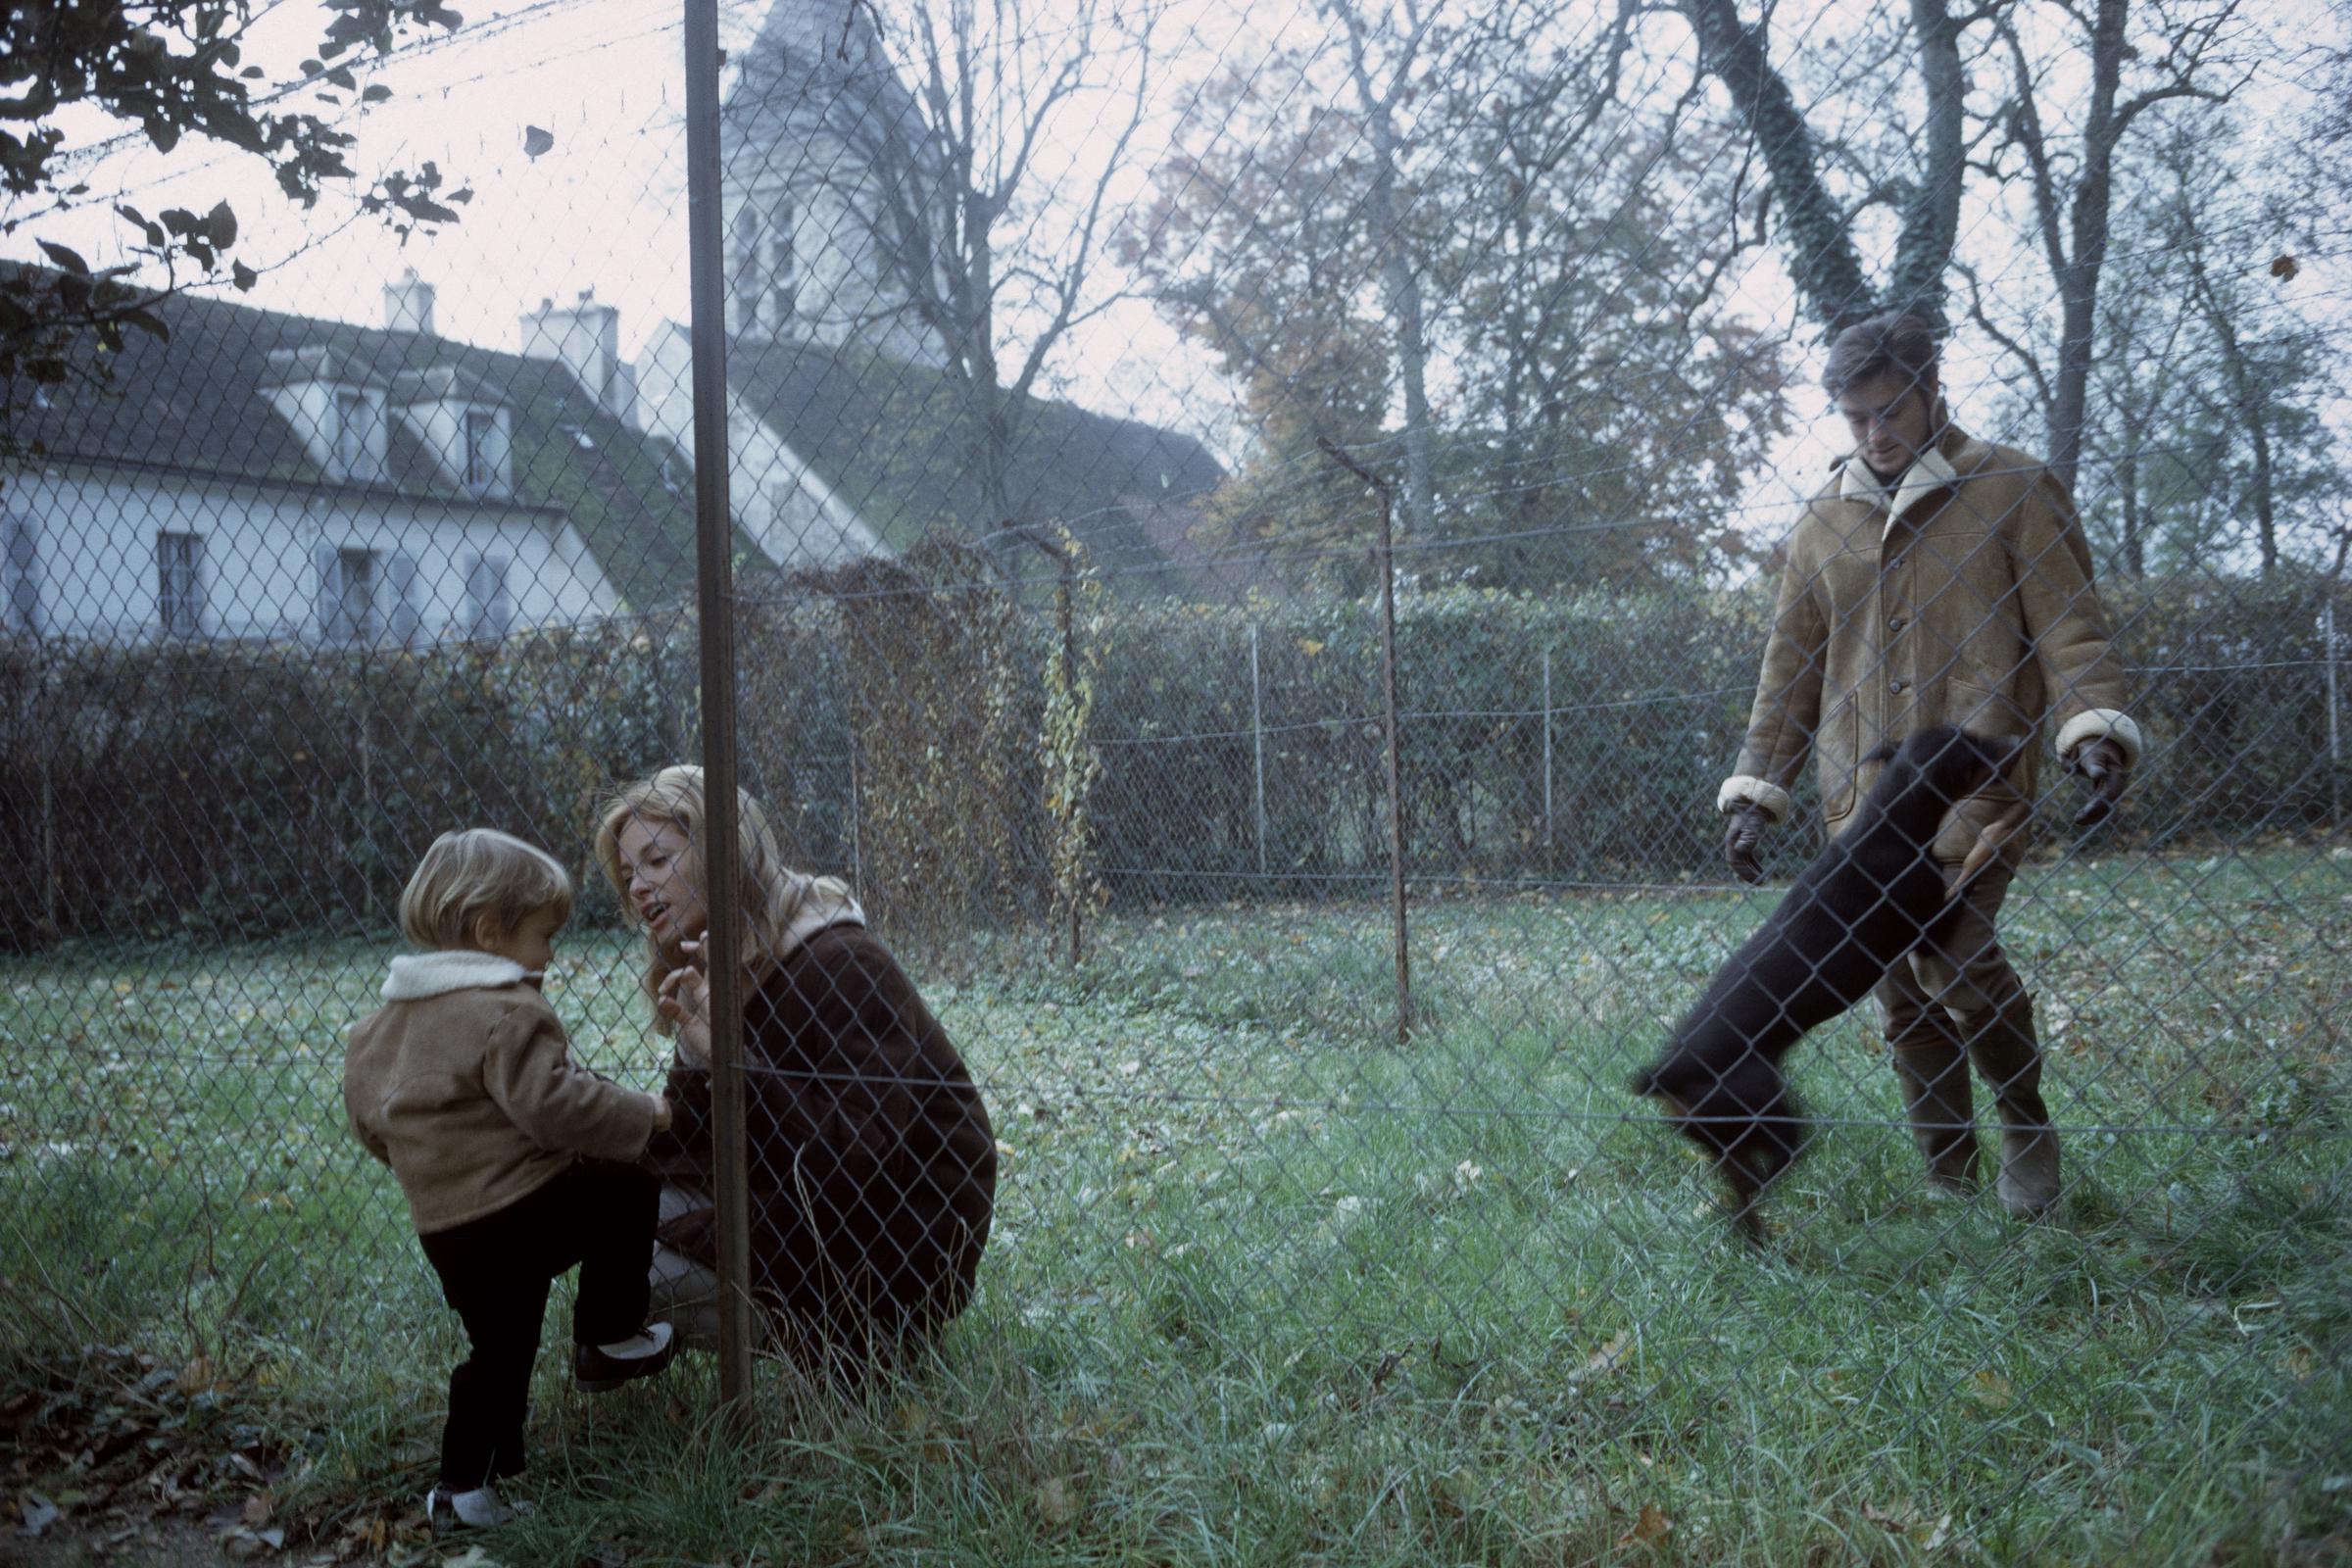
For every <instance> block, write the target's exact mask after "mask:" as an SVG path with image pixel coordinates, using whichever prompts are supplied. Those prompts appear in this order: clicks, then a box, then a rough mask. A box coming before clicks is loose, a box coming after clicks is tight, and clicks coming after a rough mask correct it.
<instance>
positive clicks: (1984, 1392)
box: [1969, 1368, 2017, 1410]
mask: <svg viewBox="0 0 2352 1568" xmlns="http://www.w3.org/2000/svg"><path fill="white" fill-rule="evenodd" d="M1974 1382H1975V1387H1974V1388H1972V1389H1970V1390H1969V1392H1970V1393H1971V1394H1973V1395H1975V1396H1976V1399H1977V1402H1978V1403H1979V1404H1981V1405H1983V1406H1985V1408H1986V1409H1987V1410H2006V1409H2008V1408H2009V1407H2010V1406H2011V1405H2013V1404H2015V1403H2016V1402H2017V1391H2016V1390H2015V1389H2014V1388H2012V1387H2010V1384H2009V1380H2008V1379H2007V1378H2005V1377H2003V1376H2001V1375H2000V1374H1999V1373H1998V1372H1994V1371H1992V1370H1990V1369H1989V1368H1988V1369H1986V1370H1985V1371H1983V1372H1979V1373H1978V1374H1977V1375H1976V1378H1975V1379H1974Z"/></svg>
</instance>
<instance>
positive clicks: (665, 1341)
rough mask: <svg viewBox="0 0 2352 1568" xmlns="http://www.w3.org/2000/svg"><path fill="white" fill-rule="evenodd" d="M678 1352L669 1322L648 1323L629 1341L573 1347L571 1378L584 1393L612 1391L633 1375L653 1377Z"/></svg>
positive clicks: (631, 1336)
mask: <svg viewBox="0 0 2352 1568" xmlns="http://www.w3.org/2000/svg"><path fill="white" fill-rule="evenodd" d="M676 1352H677V1346H676V1345H675V1344H674V1343H673V1341H672V1336H671V1333H670V1327H669V1325H668V1324H666V1323H648V1324H647V1325H646V1326H645V1327H644V1328H642V1329H639V1330H638V1331H637V1332H636V1333H635V1334H632V1335H630V1336H629V1337H628V1338H627V1339H625V1340H615V1341H614V1342H613V1343H612V1344H610V1345H575V1346H573V1347H572V1348H571V1381H572V1385H573V1387H575V1388H577V1389H578V1390H579V1391H580V1392H581V1393H582V1394H610V1393H612V1392H613V1390H614V1389H617V1388H619V1387H620V1386H621V1385H622V1384H623V1383H626V1382H628V1381H629V1380H630V1379H631V1378H650V1377H652V1376H653V1375H654V1374H655V1373H657V1372H659V1371H661V1370H662V1368H663V1367H665V1366H667V1365H669V1358H670V1357H671V1356H672V1355H673V1354H675V1353H676Z"/></svg>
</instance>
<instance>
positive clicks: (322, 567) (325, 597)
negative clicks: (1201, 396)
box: [311, 544, 351, 643]
mask: <svg viewBox="0 0 2352 1568" xmlns="http://www.w3.org/2000/svg"><path fill="white" fill-rule="evenodd" d="M311 564H312V565H313V567H315V568H316V570H317V573H318V578H319V641H320V642H322V643H339V642H342V641H344V640H345V639H346V638H348V637H349V636H350V635H351V632H350V629H349V628H348V627H347V626H346V625H345V624H344V619H343V572H342V561H341V552H339V551H337V550H336V549H335V547H334V546H333V545H330V544H316V545H313V546H311Z"/></svg>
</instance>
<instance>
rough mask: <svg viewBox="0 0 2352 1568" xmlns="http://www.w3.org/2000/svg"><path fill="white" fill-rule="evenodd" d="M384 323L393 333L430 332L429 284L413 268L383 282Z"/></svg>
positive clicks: (429, 334) (431, 300) (431, 320)
mask: <svg viewBox="0 0 2352 1568" xmlns="http://www.w3.org/2000/svg"><path fill="white" fill-rule="evenodd" d="M384 325H385V326H386V327H388V328H389V329H391V330H392V331H395V332H422V333H423V334H424V335H425V336H426V337H430V336H432V335H433V285H432V284H430V283H427V282H426V281H425V280H424V279H423V278H421V277H418V276H417V269H415V268H414V267H412V268H410V269H409V270H406V271H404V272H402V273H401V274H400V276H399V278H398V279H396V280H395V281H393V282H390V283H386V284H385V285H384Z"/></svg>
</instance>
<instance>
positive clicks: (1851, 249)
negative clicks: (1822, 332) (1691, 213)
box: [1619, 0, 2005, 332]
mask: <svg viewBox="0 0 2352 1568" xmlns="http://www.w3.org/2000/svg"><path fill="white" fill-rule="evenodd" d="M2004 3H2005V0H1985V4H1983V5H1980V6H1978V7H1976V8H1974V9H1971V10H1968V11H1965V12H1959V13H1955V12H1954V11H1953V10H1952V9H1951V7H1950V6H1949V5H1947V4H1946V3H1945V0H1910V11H1909V19H1908V22H1907V24H1906V27H1907V31H1906V33H1905V39H1904V41H1905V42H1906V44H1907V46H1908V49H1909V52H1910V54H1911V57H1912V64H1911V71H1912V73H1913V76H1914V80H1915V83H1916V86H1917V88H1918V90H1919V93H1920V95H1921V99H1922V101H1923V102H1924V105H1925V114H1924V117H1923V121H1922V124H1921V127H1920V128H1921V134H1920V135H1919V137H1918V138H1917V147H1916V151H1915V153H1914V154H1913V155H1912V158H1911V163H1910V167H1909V168H1908V169H1889V170H1885V171H1878V172H1868V173H1867V174H1866V176H1865V177H1864V178H1863V179H1862V180H1861V181H1860V182H1859V189H1858V190H1856V191H1855V193H1854V194H1853V195H1852V196H1851V197H1850V198H1841V197H1840V195H1839V194H1838V190H1836V189H1835V188H1833V181H1832V177H1831V175H1832V170H1833V168H1834V167H1836V166H1838V165H1839V164H1841V163H1842V162H1844V161H1846V158H1847V155H1848V153H1849V152H1850V149H1845V148H1841V147H1839V146H1838V145H1837V144H1836V142H1835V141H1833V140H1830V139H1825V138H1824V137H1822V136H1820V135H1818V134H1817V133H1816V132H1815V130H1814V128H1813V126H1812V125H1811V124H1810V123H1808V121H1807V120H1806V118H1805V114H1804V111H1802V110H1801V109H1799V108H1798V107H1797V102H1796V95H1795V94H1794V93H1793V92H1792V91H1791V90H1790V87H1789V80H1788V78H1787V76H1786V75H1785V74H1784V73H1783V71H1782V69H1781V68H1780V67H1779V66H1777V65H1775V64H1774V62H1773V59H1772V52H1771V47H1770V35H1769V32H1768V30H1767V24H1766V22H1763V21H1759V22H1757V23H1756V24H1754V25H1749V24H1747V23H1745V22H1743V21H1742V20H1741V19H1740V10H1739V5H1738V0H1675V10H1676V11H1677V12H1678V13H1679V14H1680V15H1681V16H1682V17H1683V19H1684V20H1685V21H1687V22H1688V23H1689V24H1690V26H1691V32H1692V34H1693V35H1694V36H1695V38H1696V40H1697V44H1698V69H1699V72H1700V73H1702V74H1703V75H1708V76H1712V77H1714V78H1715V79H1716V80H1717V81H1718V82H1720V83H1721V84H1722V85H1723V87H1724V89H1725V91H1726V92H1728V93H1729V94H1730V96H1731V99H1732V103H1733V105H1734V107H1735V108H1736V109H1737V110H1738V111H1739V114H1740V119H1741V120H1742V121H1743V122H1744V123H1745V124H1746V126H1747V129H1748V132H1749V134H1750V136H1751V137H1752V139H1753V145H1754V150H1755V151H1756V153H1757V154H1759V155H1760V156H1761V157H1762V159H1763V163H1764V169H1765V173H1766V176H1767V178H1768V180H1769V185H1768V187H1767V191H1766V198H1765V199H1766V201H1767V202H1768V204H1769V206H1770V208H1771V209H1773V210H1775V211H1776V212H1777V214H1778V225H1777V226H1778V231H1779V236H1780V240H1781V249H1782V254H1783V258H1784V260H1785V261H1786V263H1787V266H1788V268H1789V278H1790V280H1791V281H1792V282H1793V283H1794V284H1795V285H1796V290H1797V293H1798V295H1799V297H1800V298H1802V299H1803V300H1804V302H1805V304H1806V305H1807V307H1808V308H1810V309H1811V311H1812V312H1813V315H1814V317H1815V319H1818V320H1819V321H1820V322H1821V323H1822V325H1823V326H1824V327H1825V328H1826V329H1827V330H1829V331H1832V332H1835V331H1837V330H1838V328H1840V327H1842V326H1845V325H1847V324H1848V323H1850V322H1852V321H1855V320H1858V319H1861V318H1863V317H1865V316H1868V315H1870V314H1872V313H1873V312H1875V311H1880V310H1887V309H1896V308H1899V309H1902V310H1907V311H1910V312H1912V313H1913V314H1915V315H1918V316H1921V317H1923V318H1925V319H1929V320H1932V321H1935V322H1936V323H1938V324H1941V323H1942V321H1943V320H1944V319H1945V300H1946V289H1947V279H1946V275H1945V274H1946V271H1947V270H1948V268H1949V266H1950V263H1951V257H1952V249H1953V246H1954V245H1955V243H1956V242H1957V240H1958V238H1959V233H1960V198H1961V190H1962V186H1963V184H1964V183H1965V180H1966V173H1967V169H1966V161H1967V157H1968V153H1969V134H1968V123H1967V106H1966V100H1967V93H1968V86H1969V79H1968V71H1967V69H1966V64H1965V62H1964V60H1963V53H1962V44H1963V40H1964V37H1965V35H1966V33H1967V31H1968V29H1969V28H1971V27H1972V26H1975V25H1978V24H1980V23H1982V22H1983V21H1985V19H1986V18H1987V17H1988V16H1989V15H1991V14H1992V13H1993V12H1995V11H1996V10H1998V9H1999V8H2000V7H2001V6H2002V5H2003V4H2004ZM1631 11H1632V8H1630V7H1629V8H1628V11H1627V13H1622V14H1621V17H1620V24H1619V25H1620V26H1627V25H1631ZM1766 11H1767V14H1769V11H1770V7H1767V8H1766ZM1887 66H1888V68H1889V70H1891V69H1892V62H1891V61H1888V62H1887ZM1858 79H1861V80H1864V81H1867V82H1871V83H1873V84H1874V89H1875V90H1878V91H1880V92H1882V93H1885V94H1886V96H1887V98H1888V99H1889V100H1891V99H1892V98H1893V97H1894V96H1895V94H1894V93H1893V91H1892V90H1891V83H1892V82H1893V81H1894V80H1896V79H1898V78H1896V77H1894V76H1891V75H1889V74H1886V73H1880V72H1872V71H1866V72H1862V73H1859V75H1858ZM1904 139H1905V140H1906V141H1907V140H1909V139H1910V138H1908V137H1906V138H1904ZM1879 207H1889V208H1892V209H1893V210H1894V212H1895V213H1896V215H1897V216H1898V219H1899V223H1900V227H1899V230H1898V236H1897V240H1896V244H1895V251H1894V260H1893V263H1892V265H1891V266H1890V267H1889V268H1888V270H1887V276H1886V279H1885V281H1884V282H1883V283H1880V284H1873V283H1872V282H1871V280H1870V277H1869V272H1868V269H1867V268H1865V266H1864V264H1863V260H1862V253H1861V250H1860V248H1859V247H1858V246H1857V245H1856V243H1855V238H1854V236H1855V229H1856V225H1857V223H1858V222H1859V221H1861V219H1862V218H1863V216H1864V215H1865V214H1866V213H1867V212H1869V211H1870V210H1871V209H1873V208H1879Z"/></svg>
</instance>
